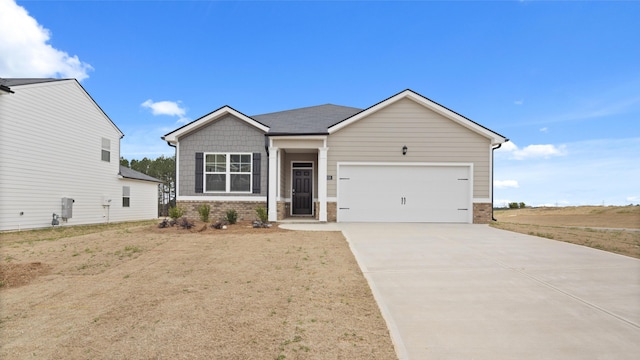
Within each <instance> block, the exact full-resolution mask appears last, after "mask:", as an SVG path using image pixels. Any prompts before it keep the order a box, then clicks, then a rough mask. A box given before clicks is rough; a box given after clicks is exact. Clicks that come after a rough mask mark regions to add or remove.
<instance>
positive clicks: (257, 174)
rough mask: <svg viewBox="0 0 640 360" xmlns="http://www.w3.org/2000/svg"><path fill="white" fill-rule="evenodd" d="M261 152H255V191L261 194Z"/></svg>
mask: <svg viewBox="0 0 640 360" xmlns="http://www.w3.org/2000/svg"><path fill="white" fill-rule="evenodd" d="M261 158H262V155H261V154H260V153H253V193H254V194H260V180H261V177H260V159H261Z"/></svg>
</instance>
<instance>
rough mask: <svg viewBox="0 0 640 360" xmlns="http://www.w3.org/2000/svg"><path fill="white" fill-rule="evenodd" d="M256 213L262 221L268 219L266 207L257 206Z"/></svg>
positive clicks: (264, 221)
mask: <svg viewBox="0 0 640 360" xmlns="http://www.w3.org/2000/svg"><path fill="white" fill-rule="evenodd" d="M256 214H257V215H258V219H259V220H260V222H262V223H266V222H267V221H268V220H269V214H267V209H265V207H264V206H258V207H257V208H256Z"/></svg>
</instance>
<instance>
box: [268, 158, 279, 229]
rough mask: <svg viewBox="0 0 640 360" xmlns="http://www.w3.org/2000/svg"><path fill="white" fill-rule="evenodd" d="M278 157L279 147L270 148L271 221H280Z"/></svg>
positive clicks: (269, 205)
mask: <svg viewBox="0 0 640 360" xmlns="http://www.w3.org/2000/svg"><path fill="white" fill-rule="evenodd" d="M278 155H279V151H278V148H277V147H274V146H272V147H270V148H269V189H268V199H269V203H268V204H267V207H268V208H269V212H268V214H267V215H268V216H269V221H277V220H278V202H277V200H278V198H277V196H278V191H277V190H278Z"/></svg>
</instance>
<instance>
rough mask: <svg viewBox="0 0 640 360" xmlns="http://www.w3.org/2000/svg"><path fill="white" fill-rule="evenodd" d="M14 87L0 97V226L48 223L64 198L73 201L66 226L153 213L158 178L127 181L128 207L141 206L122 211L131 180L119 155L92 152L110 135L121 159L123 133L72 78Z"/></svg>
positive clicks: (138, 217) (11, 227)
mask: <svg viewBox="0 0 640 360" xmlns="http://www.w3.org/2000/svg"><path fill="white" fill-rule="evenodd" d="M12 90H14V91H15V93H13V94H8V95H6V96H1V97H0V109H2V111H0V133H1V134H2V136H3V141H0V164H1V171H0V230H15V229H19V228H20V229H26V228H38V227H47V226H51V218H52V214H53V213H57V214H60V211H61V199H62V198H63V197H69V198H73V199H75V203H74V205H73V218H71V219H69V221H68V222H67V223H64V222H62V223H61V224H62V225H63V226H64V225H76V224H92V223H102V222H106V221H107V219H109V220H110V221H125V220H141V219H150V218H155V217H157V184H155V183H153V182H148V181H146V182H141V183H139V184H136V185H135V187H134V186H133V185H132V187H131V191H132V193H134V194H136V198H135V199H131V206H132V207H134V206H136V203H138V202H140V203H144V205H142V206H140V207H138V208H136V211H135V212H132V211H128V212H126V213H125V212H123V211H122V207H121V206H120V201H119V199H120V198H121V197H122V186H123V184H127V183H128V181H126V180H123V179H119V178H118V173H119V161H111V162H105V161H102V160H101V157H100V156H99V155H97V154H99V153H100V151H101V150H102V139H108V140H109V141H110V153H111V156H112V157H113V158H114V159H118V158H119V154H120V148H119V144H120V137H121V135H122V134H121V132H120V131H119V130H118V129H117V128H116V127H115V126H114V125H113V124H112V123H111V121H110V120H109V119H108V118H107V117H106V116H105V115H104V113H103V112H102V111H101V110H100V108H98V106H96V104H95V103H94V102H93V100H92V99H91V98H90V97H89V96H88V95H87V94H86V93H85V92H84V90H83V89H82V87H81V86H80V85H79V84H78V83H77V82H76V81H75V80H63V81H55V82H49V83H43V84H36V85H27V86H15V87H12ZM145 196H146V197H145ZM109 199H111V200H112V201H111V202H110V203H108V202H106V200H109ZM147 203H148V204H147ZM20 214H22V215H20Z"/></svg>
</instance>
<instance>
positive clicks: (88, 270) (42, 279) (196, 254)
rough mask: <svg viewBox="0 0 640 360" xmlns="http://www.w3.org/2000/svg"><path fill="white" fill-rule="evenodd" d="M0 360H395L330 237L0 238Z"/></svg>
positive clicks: (90, 233) (234, 232)
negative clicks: (162, 359) (112, 359)
mask: <svg viewBox="0 0 640 360" xmlns="http://www.w3.org/2000/svg"><path fill="white" fill-rule="evenodd" d="M0 251H1V252H0V254H1V257H0V301H1V307H0V358H2V359H26V358H37V359H59V358H65V359H92V358H114V359H125V358H126V359H148V358H167V359H176V358H190V359H195V358H200V359H374V358H375V359H396V358H397V357H396V354H395V352H394V348H393V344H392V342H391V339H390V337H389V333H388V330H387V327H386V324H385V322H384V320H383V318H382V316H381V314H380V311H379V309H378V307H377V305H376V303H375V300H374V299H373V296H372V294H371V291H370V289H369V287H368V284H367V282H366V280H365V279H364V277H363V275H362V273H361V271H360V269H359V267H358V265H357V263H356V261H355V259H354V257H353V255H352V253H351V252H350V250H349V246H348V244H347V242H346V241H345V239H344V238H343V236H342V235H341V233H339V232H294V231H287V230H282V229H279V228H269V229H252V228H251V227H250V226H248V224H237V225H232V226H230V227H229V229H227V230H214V229H210V228H206V227H203V225H202V224H199V225H198V226H197V227H195V228H194V229H192V230H182V229H176V228H169V229H158V228H157V227H156V226H155V224H149V223H129V224H113V225H107V226H104V225H102V226H93V227H91V226H89V227H74V228H64V227H63V228H57V229H48V230H39V231H27V232H21V233H3V234H0Z"/></svg>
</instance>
